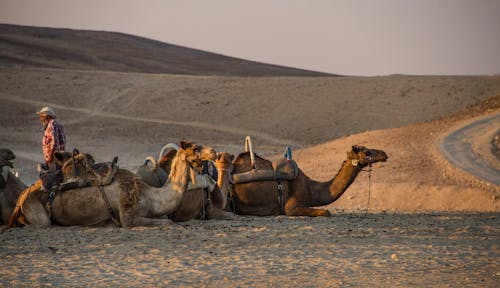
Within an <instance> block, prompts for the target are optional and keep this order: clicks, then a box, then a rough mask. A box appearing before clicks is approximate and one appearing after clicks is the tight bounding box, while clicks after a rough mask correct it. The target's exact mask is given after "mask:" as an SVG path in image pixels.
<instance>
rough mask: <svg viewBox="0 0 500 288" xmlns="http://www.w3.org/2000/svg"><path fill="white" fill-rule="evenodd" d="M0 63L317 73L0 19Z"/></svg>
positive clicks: (177, 71)
mask: <svg viewBox="0 0 500 288" xmlns="http://www.w3.org/2000/svg"><path fill="white" fill-rule="evenodd" d="M0 64H1V65H9V66H21V67H43V68H60V69H77V70H100V71H116V72H141V73H163V74H183V75H228V76H320V75H328V74H327V73H320V72H314V71H307V70H302V69H294V68H289V67H283V66H278V65H270V64H264V63H259V62H255V61H247V60H243V59H238V58H234V57H227V56H224V55H220V54H216V53H210V52H205V51H201V50H197V49H190V48H187V47H182V46H178V45H172V44H168V43H163V42H159V41H155V40H151V39H147V38H143V37H137V36H133V35H128V34H123V33H114V32H104V31H87V30H72V29H57V28H45V27H31V26H19V25H8V24H0Z"/></svg>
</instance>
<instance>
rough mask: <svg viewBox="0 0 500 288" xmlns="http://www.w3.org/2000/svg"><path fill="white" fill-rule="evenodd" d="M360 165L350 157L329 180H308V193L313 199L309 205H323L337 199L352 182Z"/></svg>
mask: <svg viewBox="0 0 500 288" xmlns="http://www.w3.org/2000/svg"><path fill="white" fill-rule="evenodd" d="M361 169H362V167H360V166H359V165H358V164H357V163H356V162H353V161H352V160H351V159H347V160H345V161H344V162H343V163H342V166H341V167H340V170H339V172H338V173H337V175H335V176H334V177H333V179H331V180H330V181H327V182H317V181H314V180H312V179H309V181H308V190H309V194H310V195H311V196H312V197H313V199H314V200H312V201H311V203H310V204H311V206H324V205H328V204H330V203H332V202H334V201H335V200H337V199H338V198H339V197H340V196H342V194H344V192H345V191H346V190H347V188H349V186H350V185H351V184H352V182H353V181H354V179H356V176H358V174H359V172H360V171H361Z"/></svg>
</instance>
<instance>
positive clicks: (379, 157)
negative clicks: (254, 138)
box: [216, 145, 388, 216]
mask: <svg viewBox="0 0 500 288" xmlns="http://www.w3.org/2000/svg"><path fill="white" fill-rule="evenodd" d="M254 158H255V160H254V161H255V162H254V163H255V165H256V166H257V167H258V168H259V169H269V170H271V169H273V166H272V163H271V162H270V161H268V160H266V159H264V158H261V157H259V156H258V155H255V157H254ZM387 158H388V157H387V154H386V153H385V152H384V151H381V150H376V149H368V148H366V147H363V146H356V145H355V146H352V150H351V151H349V152H348V153H347V159H346V160H345V161H344V162H343V163H342V166H341V168H340V170H339V172H338V173H337V175H336V176H335V177H333V179H331V180H330V181H327V182H318V181H314V180H312V179H311V178H309V177H308V176H307V175H305V174H304V173H303V172H302V171H301V170H300V169H298V174H297V176H296V178H295V179H294V180H283V181H281V183H280V184H281V189H282V190H281V193H280V192H279V190H278V183H277V182H276V181H275V180H268V181H253V182H248V183H242V184H234V185H233V188H232V190H231V198H232V200H233V202H234V204H235V208H236V209H235V210H236V211H235V212H236V214H245V215H256V216H268V215H278V214H285V215H288V216H330V212H329V211H328V210H326V209H319V208H310V207H315V206H324V205H328V204H330V203H332V202H334V201H335V200H337V199H338V198H339V197H340V196H342V194H343V193H344V192H345V191H346V189H347V188H348V187H349V185H351V183H352V182H353V181H354V179H356V176H358V174H359V172H360V171H361V170H362V169H363V168H365V167H367V166H369V165H372V164H373V163H377V162H385V161H386V160H387ZM227 159H230V158H229V157H228V158H227ZM216 164H217V165H218V166H220V164H218V162H216ZM232 164H233V175H234V174H237V173H242V172H247V171H250V170H251V169H252V164H251V156H250V152H243V153H241V154H240V155H238V157H236V159H235V160H234V161H233V163H232ZM226 165H227V163H226ZM221 177H226V179H221ZM228 177H230V176H229V174H227V173H220V174H219V182H223V181H226V183H227V182H228V181H230V178H228ZM280 194H281V197H280ZM280 199H281V200H280Z"/></svg>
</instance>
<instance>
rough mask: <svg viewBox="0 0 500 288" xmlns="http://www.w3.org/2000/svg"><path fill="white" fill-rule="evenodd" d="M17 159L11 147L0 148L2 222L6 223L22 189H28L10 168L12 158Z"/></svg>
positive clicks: (0, 220) (0, 211) (0, 208)
mask: <svg viewBox="0 0 500 288" xmlns="http://www.w3.org/2000/svg"><path fill="white" fill-rule="evenodd" d="M13 159H15V156H14V153H12V151H11V150H10V149H6V148H2V149H0V170H1V171H2V173H1V174H2V175H1V176H0V177H1V179H0V184H1V185H0V215H1V219H0V224H1V225H6V224H7V223H8V221H9V216H10V214H11V213H12V210H14V207H15V206H16V200H17V197H18V196H19V194H20V193H21V191H23V190H24V189H26V184H24V183H23V182H22V181H21V180H20V179H19V178H18V177H16V176H15V175H14V174H13V173H12V171H10V169H9V168H8V167H10V168H12V167H13V165H12V163H11V162H10V160H13Z"/></svg>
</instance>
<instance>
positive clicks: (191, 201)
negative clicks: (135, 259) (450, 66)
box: [158, 144, 236, 222]
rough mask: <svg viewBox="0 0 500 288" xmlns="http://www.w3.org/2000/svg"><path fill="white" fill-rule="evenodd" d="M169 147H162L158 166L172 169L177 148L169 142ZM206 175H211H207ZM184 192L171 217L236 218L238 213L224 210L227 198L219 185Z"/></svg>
mask: <svg viewBox="0 0 500 288" xmlns="http://www.w3.org/2000/svg"><path fill="white" fill-rule="evenodd" d="M166 146H169V148H166V149H162V152H161V153H160V159H159V161H158V167H159V168H161V169H163V170H165V171H166V172H167V173H168V172H169V171H170V167H171V163H172V159H173V158H174V157H175V155H176V153H177V150H176V149H175V145H172V144H167V145H166ZM205 177H209V176H208V175H205ZM190 187H191V186H190ZM190 187H188V190H187V191H186V192H185V193H184V195H183V197H182V201H181V204H180V205H179V206H178V207H177V209H175V211H174V212H173V213H172V214H170V215H169V218H170V219H172V220H174V221H176V222H180V221H188V220H191V219H226V220H231V219H234V218H235V216H236V215H234V214H233V213H230V212H226V211H223V207H224V206H223V205H224V204H225V202H224V201H225V199H224V198H223V194H222V192H221V190H220V189H219V187H218V186H217V185H214V187H213V189H212V190H210V189H209V188H196V187H195V188H190Z"/></svg>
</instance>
